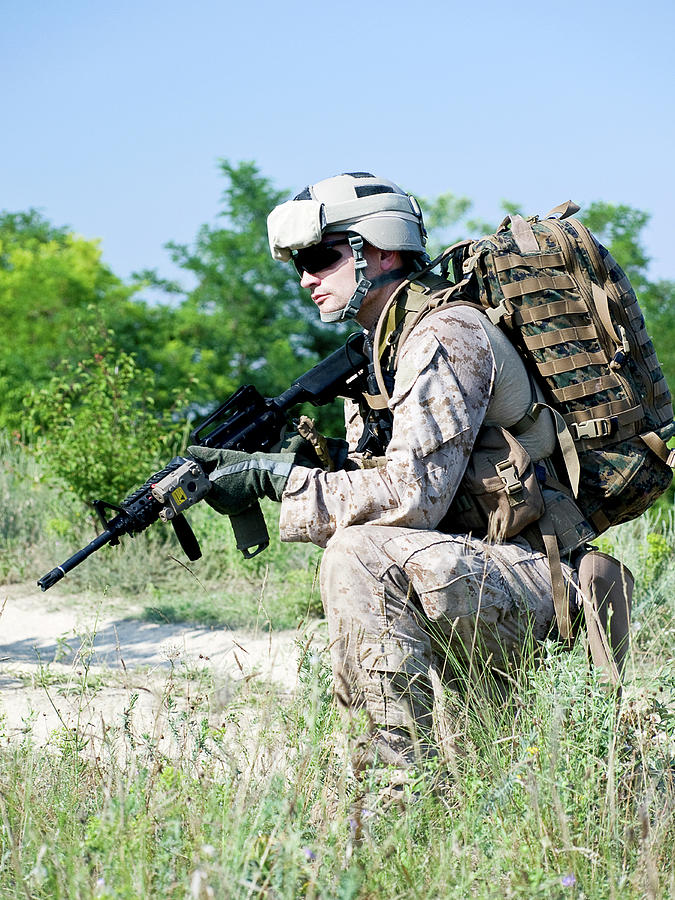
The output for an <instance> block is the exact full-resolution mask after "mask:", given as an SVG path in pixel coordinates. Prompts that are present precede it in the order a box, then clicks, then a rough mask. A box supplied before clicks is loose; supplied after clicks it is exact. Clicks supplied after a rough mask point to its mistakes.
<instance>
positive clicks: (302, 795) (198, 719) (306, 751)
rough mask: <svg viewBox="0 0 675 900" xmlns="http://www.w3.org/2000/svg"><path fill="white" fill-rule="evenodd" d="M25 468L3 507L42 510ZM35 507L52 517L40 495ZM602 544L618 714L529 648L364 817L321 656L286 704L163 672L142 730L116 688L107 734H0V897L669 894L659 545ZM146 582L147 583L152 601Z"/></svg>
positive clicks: (580, 658)
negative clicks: (154, 713)
mask: <svg viewBox="0 0 675 900" xmlns="http://www.w3.org/2000/svg"><path fill="white" fill-rule="evenodd" d="M23 464H24V465H25V466H26V469H25V471H24V473H23V475H22V476H21V477H19V476H20V475H21V473H20V472H19V473H18V474H17V472H18V468H17V467H18V466H19V465H20V462H19V461H18V460H17V461H16V462H15V464H13V465H14V469H12V468H11V466H10V467H9V468H7V467H6V466H5V468H4V474H3V476H2V477H3V478H4V482H2V486H0V491H2V490H8V491H9V495H8V496H9V498H10V500H11V501H12V502H14V503H15V504H16V505H17V507H18V506H19V504H20V502H21V501H20V499H19V497H20V496H21V495H22V494H21V492H23V495H24V496H26V495H28V489H27V488H26V486H25V479H26V478H30V477H32V478H33V480H34V484H35V488H34V490H35V492H36V494H35V496H37V494H38V493H39V492H41V488H40V485H39V476H38V475H37V474H36V473H33V475H31V472H33V470H32V469H31V468H30V465H31V464H30V462H25V461H24V463H23ZM0 468H1V467H0ZM12 472H14V474H12ZM8 473H9V474H8ZM10 478H14V479H15V482H14V483H13V485H11V486H10V487H9V488H8V487H6V485H8V484H9V480H10ZM17 490H18V491H19V494H18V495H15V494H14V492H15V491H17ZM36 503H37V501H36ZM40 504H42V505H41V506H40V508H41V509H42V510H43V512H44V510H46V509H57V508H58V497H56V499H55V498H54V497H52V496H51V495H44V496H43V497H42V499H41V500H40ZM50 504H53V506H50ZM26 509H27V510H28V514H27V518H26V521H25V522H23V523H21V524H18V523H17V524H16V525H15V526H12V529H13V530H12V529H8V532H7V534H6V535H5V536H4V537H3V540H4V541H5V544H4V547H5V548H9V550H8V552H9V554H10V556H11V555H12V554H14V553H18V552H19V549H18V548H19V545H20V542H21V540H23V541H26V540H30V541H32V540H39V539H40V535H41V534H42V532H41V531H40V527H38V524H35V526H34V528H33V526H31V525H30V521H32V520H31V518H30V516H31V515H34V522H35V523H39V522H40V521H41V520H42V515H43V513H41V512H39V511H38V508H37V506H36V508H35V510H33V513H31V507H30V504H28V505H27V507H26ZM205 512H206V511H205ZM205 521H208V522H209V523H210V522H211V519H205ZM214 521H217V522H218V525H220V524H221V521H222V520H221V521H219V520H214ZM78 527H79V526H78ZM81 527H84V524H82V526H81ZM205 527H206V528H208V527H211V525H210V524H209V525H207V526H205ZM213 527H214V528H215V527H216V526H215V525H214V526H213ZM21 529H25V530H23V531H22V530H21ZM22 534H23V535H24V537H23V538H22V537H21V535H22ZM36 536H37V537H36ZM149 540H150V542H149V543H148V544H147V545H146V548H150V549H151V550H152V551H153V552H156V553H157V554H159V553H160V552H166V549H164V550H163V551H162V544H161V541H160V539H159V538H150V539H149ZM155 540H156V541H157V542H158V543H157V544H153V543H152V541H155ZM210 540H211V537H210V536H207V541H206V544H207V545H208V542H209V541H210ZM218 540H220V537H219V538H218ZM601 543H602V545H603V547H604V549H608V550H610V551H611V550H615V551H616V552H617V553H618V555H620V556H621V557H622V558H623V559H624V560H625V561H626V562H627V564H628V565H629V566H631V568H632V569H633V571H634V573H635V574H636V577H637V591H636V603H635V633H634V636H633V648H632V653H631V658H630V661H629V666H628V673H627V684H626V687H625V690H624V694H623V698H622V700H621V702H620V703H617V701H616V698H615V697H614V696H612V695H608V694H607V691H606V688H605V687H604V686H603V685H602V684H601V683H600V681H599V679H598V677H597V673H596V672H594V671H592V670H589V669H588V667H587V665H586V660H585V656H584V650H583V647H582V645H581V644H578V645H577V646H576V647H575V648H574V650H573V651H572V652H563V651H561V649H560V648H559V647H558V646H556V645H553V644H551V645H547V646H545V647H544V649H543V657H542V659H541V662H540V664H539V665H538V666H536V667H535V666H531V667H525V668H523V669H522V670H521V671H519V672H518V673H517V677H516V678H515V680H514V682H513V684H512V691H511V695H510V697H509V698H508V701H507V702H505V703H495V702H494V700H493V699H492V697H491V696H490V695H489V693H488V692H487V688H486V693H485V694H484V695H483V694H481V688H480V687H478V688H476V690H475V692H474V695H473V697H472V698H471V702H468V701H467V700H466V699H465V698H463V697H462V696H460V695H459V694H455V693H450V692H448V693H447V695H446V696H445V697H444V698H443V703H439V708H438V709H437V710H436V728H437V731H438V736H439V743H440V745H441V747H442V749H443V755H442V757H441V760H440V763H439V765H440V767H441V771H436V770H435V768H434V767H432V766H431V765H430V766H429V769H428V771H426V772H425V773H423V774H422V777H421V779H420V781H419V783H418V784H417V785H416V786H415V788H416V793H415V794H414V796H413V795H410V796H409V797H408V798H407V799H406V800H405V802H402V803H400V804H398V803H395V804H393V805H392V806H390V807H389V808H384V807H383V808H381V809H380V810H379V813H378V814H377V815H375V816H372V817H369V818H366V817H365V815H363V814H362V812H361V811H360V804H359V788H358V786H357V784H356V783H355V781H354V779H353V776H352V774H351V771H350V768H349V763H348V753H347V752H346V749H347V742H348V738H347V736H346V734H345V728H344V726H343V724H341V722H340V721H339V720H338V717H337V715H336V711H335V708H334V705H333V702H332V699H331V688H330V676H329V671H328V666H327V652H326V650H325V649H324V642H322V640H320V639H317V637H312V635H311V634H310V633H308V634H307V635H304V634H300V635H299V640H298V650H299V659H300V663H299V675H298V685H297V690H296V692H295V694H294V695H293V696H292V697H288V696H286V695H283V694H281V693H279V692H278V691H276V690H275V689H274V688H273V687H272V686H270V685H263V684H259V683H258V682H257V681H256V680H255V679H252V680H247V679H242V680H240V681H237V682H233V683H232V684H230V685H229V686H228V690H227V691H213V690H212V689H211V687H210V685H209V682H208V679H205V675H204V672H203V670H195V669H194V668H190V667H189V666H187V665H186V664H183V663H182V662H181V661H177V662H176V663H175V665H174V667H173V668H172V669H171V671H170V672H169V673H168V674H167V676H166V684H165V686H164V691H163V695H162V710H161V720H160V719H158V722H157V723H156V727H155V728H154V729H150V730H148V729H147V727H146V726H143V725H141V724H140V719H138V718H137V715H136V711H135V706H136V700H137V697H136V695H135V693H134V689H133V688H131V687H130V688H128V689H127V703H126V706H125V712H124V714H123V715H122V716H120V717H119V719H118V720H114V721H106V722H101V723H100V728H97V729H96V730H95V733H92V732H91V730H88V731H86V732H85V730H84V729H80V727H79V725H78V726H75V727H73V728H70V729H66V728H65V727H63V728H60V729H58V730H57V731H55V732H54V733H52V734H51V736H50V737H49V739H48V741H47V742H46V743H43V744H39V743H38V741H37V739H35V738H34V737H33V734H32V725H31V722H30V720H28V719H27V721H26V725H25V729H24V733H23V734H22V735H21V736H20V737H19V738H16V737H11V738H10V736H9V735H7V734H4V733H2V729H1V727H0V836H1V847H0V896H1V897H3V898H5V897H7V898H14V897H17V898H19V897H21V898H26V897H30V898H61V897H62V898H90V897H91V898H94V897H98V898H125V900H126V898H129V900H131V898H167V897H180V898H186V897H187V898H202V900H206V898H231V897H236V898H239V897H241V898H298V897H307V898H364V900H365V898H367V900H379V898H382V900H385V898H386V900H391V898H394V897H396V898H419V897H424V898H457V900H460V898H461V900H465V898H471V897H477V898H547V900H548V898H567V897H570V898H572V897H574V898H588V900H607V898H612V900H613V898H617V900H618V898H622V900H623V898H630V900H633V898H635V900H637V898H644V897H647V898H667V897H672V896H675V854H674V853H673V849H674V847H675V822H674V817H675V663H674V661H673V660H674V651H675V609H674V603H673V584H672V580H673V577H674V575H673V566H672V558H673V546H674V544H675V528H674V526H673V521H672V518H669V517H667V516H666V517H661V518H658V519H654V518H648V517H643V519H641V520H640V521H639V522H636V523H633V524H631V525H630V526H626V527H623V528H621V529H617V530H615V531H614V532H612V533H610V534H609V535H608V536H606V537H604V538H603V539H602V542H601ZM290 549H292V548H289V549H288V551H287V548H280V547H277V548H276V549H275V550H274V551H273V554H272V560H273V565H274V566H279V567H280V568H283V567H286V568H285V569H283V571H285V572H289V571H292V570H293V567H294V566H295V565H298V563H297V560H294V561H292V562H291V561H289V560H291V559H292V557H291V556H289V557H286V556H285V554H286V552H290ZM24 552H25V553H28V552H29V551H28V548H27V546H26V545H24ZM30 552H36V553H37V552H38V551H30ZM146 552H147V549H146ZM227 552H228V551H223V556H224V558H227ZM110 553H111V555H112V554H113V553H118V551H114V550H111V551H110ZM142 556H143V553H141V554H140V556H139V564H140V561H142ZM117 558H118V559H122V558H123V554H120V553H118V556H117ZM158 558H159V557H158ZM52 562H54V560H52ZM89 562H91V561H89ZM166 564H167V563H166V559H164V562H163V563H162V564H161V565H159V566H158V568H157V570H155V569H154V568H152V567H153V566H154V565H155V560H152V561H146V563H145V565H146V567H147V568H148V571H150V570H152V571H153V575H152V577H153V578H157V580H158V581H159V575H160V574H161V571H162V567H163V566H165V565H166ZM84 565H85V566H86V565H87V563H85V564H84ZM129 565H131V564H129ZM134 565H136V563H135V562H134ZM207 565H213V566H214V569H213V571H212V572H211V570H209V572H208V576H205V577H206V578H207V580H210V579H211V578H212V577H213V578H214V579H215V578H216V577H217V575H218V572H217V568H216V567H215V563H214V562H209V563H207ZM270 571H271V570H270ZM108 572H109V574H112V573H113V572H114V570H113V569H110V570H108ZM225 572H229V570H228V569H225ZM83 577H84V576H83ZM89 577H91V578H92V579H93V578H94V577H100V576H99V575H97V576H94V575H93V574H92V575H91V576H89ZM181 577H182V576H181ZM220 577H221V578H226V577H227V575H226V574H224V573H223V571H221V572H220ZM256 577H264V572H262V574H261V573H260V572H258V575H257V576H256ZM269 577H270V576H268V578H269ZM253 589H255V590H258V589H259V585H256V586H254V587H252V590H253ZM55 590H56V589H55ZM280 596H281V597H282V598H283V596H284V593H283V590H281V589H280ZM307 605H308V601H307V600H305V606H307ZM0 622H1V620H0ZM314 628H315V631H316V630H317V629H318V633H319V635H320V634H321V626H314ZM80 677H81V680H82V702H83V703H84V702H85V701H86V698H87V692H89V691H92V690H94V689H95V688H94V686H93V685H94V682H93V680H92V679H90V678H89V676H88V670H87V664H86V656H85V664H84V668H83V671H82V674H81V676H80ZM45 685H46V687H45V690H48V689H49V687H48V683H47V680H45ZM0 709H1V706H0ZM439 775H443V776H444V777H442V778H439V777H438V776H439ZM356 837H359V838H360V839H359V840H356Z"/></svg>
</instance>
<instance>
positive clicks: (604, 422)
mask: <svg viewBox="0 0 675 900" xmlns="http://www.w3.org/2000/svg"><path fill="white" fill-rule="evenodd" d="M570 431H571V432H572V437H573V438H574V440H575V441H582V440H592V439H593V438H600V437H609V435H610V434H611V433H612V420H611V419H588V421H586V422H573V423H572V424H571V425H570Z"/></svg>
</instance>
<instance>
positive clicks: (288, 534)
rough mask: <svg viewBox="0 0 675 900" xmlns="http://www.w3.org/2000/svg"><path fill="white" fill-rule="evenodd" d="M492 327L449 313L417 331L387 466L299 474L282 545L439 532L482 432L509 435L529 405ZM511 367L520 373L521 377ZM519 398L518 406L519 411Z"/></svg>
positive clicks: (397, 384)
mask: <svg viewBox="0 0 675 900" xmlns="http://www.w3.org/2000/svg"><path fill="white" fill-rule="evenodd" d="M491 327H492V328H493V327H494V326H490V323H489V322H487V321H486V320H485V318H484V316H483V315H482V314H481V313H480V312H478V311H476V310H474V309H471V308H468V307H453V308H446V309H440V310H438V311H436V312H433V313H431V314H429V315H428V316H426V317H425V318H424V319H423V320H422V321H421V322H420V323H419V324H418V325H417V326H416V327H415V328H414V330H413V331H412V333H411V334H410V335H409V337H408V338H407V340H406V342H405V344H404V345H403V347H402V349H401V353H400V356H399V359H398V365H397V368H396V372H395V380H394V388H393V391H392V394H391V399H390V402H389V409H390V411H391V413H392V417H393V427H392V438H391V441H390V443H389V445H388V447H387V450H386V456H385V459H384V464H383V465H382V466H378V467H376V468H367V469H357V470H350V471H347V470H342V471H338V472H324V471H322V470H321V469H305V468H300V467H298V468H295V469H293V471H292V472H291V475H290V477H289V480H288V484H287V486H286V490H285V491H284V494H283V498H282V503H281V519H280V534H281V539H282V540H284V541H311V542H313V543H315V544H318V545H319V546H322V547H325V546H326V544H327V543H328V541H329V539H330V538H331V536H332V535H333V534H334V532H335V531H336V529H338V528H344V527H346V526H349V525H357V524H363V523H366V522H370V523H377V524H381V525H399V526H405V527H407V528H423V529H434V528H435V527H436V526H437V525H438V524H439V522H440V521H441V519H443V517H444V516H445V514H446V513H447V511H448V509H449V507H450V504H451V502H452V499H453V497H454V495H455V492H456V491H457V488H458V486H459V484H460V482H461V479H462V475H463V474H464V470H465V469H466V465H467V462H468V460H469V457H470V456H471V451H472V448H473V445H474V442H475V440H476V436H477V434H478V431H479V429H480V427H481V425H482V424H483V423H484V422H485V423H493V422H494V421H497V422H498V423H499V424H504V425H508V424H510V423H512V422H515V421H517V419H518V418H519V417H520V416H521V415H523V413H524V412H525V410H526V409H527V407H528V405H529V401H530V388H529V383H528V381H527V376H526V374H525V369H524V367H522V363H520V362H519V358H518V356H517V354H516V351H515V350H513V348H510V345H509V348H510V350H511V352H512V353H513V354H515V357H514V358H513V359H510V358H500V359H496V357H495V352H494V350H493V344H494V340H493V341H492V343H491V340H490V339H489V338H488V331H489V329H490V328H491ZM495 331H497V329H495ZM500 334H501V333H500ZM501 356H502V357H503V354H501ZM514 363H515V364H518V365H520V369H518V371H517V372H516V371H515V370H516V365H514ZM514 377H515V380H514ZM496 386H497V387H498V390H495V387H496ZM514 395H517V396H518V397H519V398H520V401H521V402H520V404H519V408H518V409H516V410H515V411H513V409H512V407H513V403H512V400H513V396H514ZM509 409H511V411H509ZM495 410H496V414H493V411H495ZM346 413H347V420H348V427H347V436H348V440H349V441H350V445H351V446H352V447H353V446H354V443H355V440H356V439H357V438H358V437H359V432H360V427H359V424H360V425H361V427H362V422H361V423H360V421H359V417H358V415H357V414H355V410H354V408H353V407H349V406H348V407H347V410H346ZM505 416H506V418H507V419H508V418H510V422H509V421H503V419H504V417H505ZM551 434H552V432H551ZM551 440H553V438H552V437H551ZM542 455H544V454H539V458H540V457H541V456H542ZM535 458H537V455H536V454H535Z"/></svg>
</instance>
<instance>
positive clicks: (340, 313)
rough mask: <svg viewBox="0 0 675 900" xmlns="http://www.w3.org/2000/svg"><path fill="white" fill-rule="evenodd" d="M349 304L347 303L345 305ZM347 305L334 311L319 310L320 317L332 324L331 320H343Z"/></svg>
mask: <svg viewBox="0 0 675 900" xmlns="http://www.w3.org/2000/svg"><path fill="white" fill-rule="evenodd" d="M346 305H347V304H346V303H345V306H346ZM345 306H343V307H342V308H341V309H335V310H333V311H332V312H324V311H323V310H319V317H320V319H321V321H322V322H327V323H328V324H330V323H331V322H341V321H342V319H343V317H344V312H345Z"/></svg>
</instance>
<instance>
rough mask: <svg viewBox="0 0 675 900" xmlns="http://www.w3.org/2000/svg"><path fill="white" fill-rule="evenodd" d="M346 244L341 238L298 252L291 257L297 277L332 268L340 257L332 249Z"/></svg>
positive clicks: (340, 255) (337, 252) (346, 241)
mask: <svg viewBox="0 0 675 900" xmlns="http://www.w3.org/2000/svg"><path fill="white" fill-rule="evenodd" d="M348 243H349V241H348V240H347V239H346V238H342V239H341V240H339V241H327V242H326V243H325V244H314V246H312V247H305V248H304V249H302V250H298V252H297V253H295V254H294V256H293V265H294V266H295V268H296V269H297V272H298V275H300V276H302V273H303V272H309V274H310V275H316V273H317V272H322V271H323V270H324V269H327V268H328V267H329V266H332V265H333V264H334V263H336V262H337V261H338V260H339V259H341V257H342V254H341V253H340V251H339V250H335V249H334V248H335V247H339V246H340V245H341V244H348Z"/></svg>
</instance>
